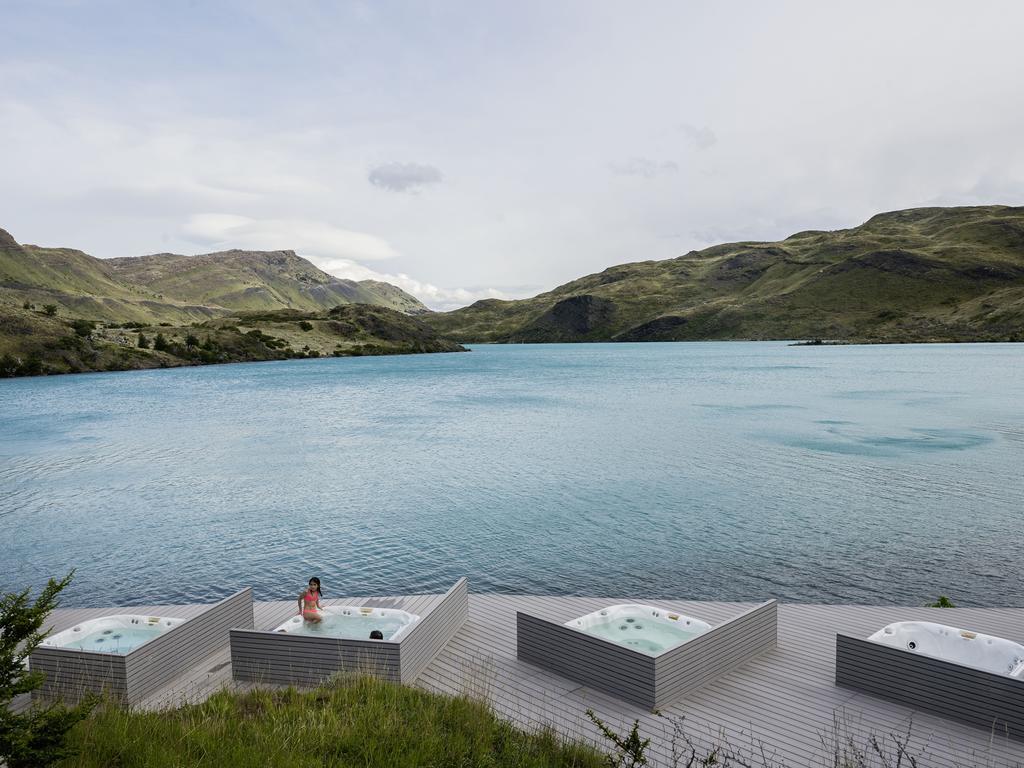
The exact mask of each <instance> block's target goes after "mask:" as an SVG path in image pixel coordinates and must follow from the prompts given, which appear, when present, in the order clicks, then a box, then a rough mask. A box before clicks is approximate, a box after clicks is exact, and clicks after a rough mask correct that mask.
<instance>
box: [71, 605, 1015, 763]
mask: <svg viewBox="0 0 1024 768" xmlns="http://www.w3.org/2000/svg"><path fill="white" fill-rule="evenodd" d="M441 597H442V595H412V596H391V597H377V598H366V597H361V598H360V597H354V598H336V599H331V600H325V601H324V603H325V604H326V605H332V606H341V605H376V606H378V607H387V608H399V609H401V610H406V611H409V612H411V613H416V614H419V615H420V616H425V615H426V614H427V613H429V611H430V610H431V609H432V608H433V607H434V606H435V605H437V603H438V602H439V601H440V599H441ZM624 602H634V603H635V602H644V603H653V604H656V605H658V606H661V607H664V608H667V609H670V610H673V611H678V612H680V613H684V614H687V615H691V616H695V617H697V618H700V619H704V620H706V621H708V622H710V623H711V624H718V623H720V622H722V621H725V620H727V619H729V618H730V617H732V616H735V615H737V614H738V613H740V612H742V611H744V610H746V609H748V608H751V607H753V606H754V605H756V603H754V602H750V603H737V602H696V601H685V600H683V601H681V600H664V599H638V598H591V597H546V596H527V595H521V596H520V595H473V594H471V595H470V597H469V619H468V621H467V622H466V623H465V624H464V625H463V627H462V629H461V630H460V631H459V632H457V633H456V635H455V637H454V638H453V639H452V640H451V641H450V642H449V643H448V645H447V646H446V647H445V648H444V649H443V650H442V651H441V652H440V653H439V654H438V655H437V656H436V657H435V658H434V659H433V661H432V662H431V663H430V664H429V665H427V667H426V668H425V669H424V671H423V672H422V673H421V674H420V675H419V677H418V679H417V681H416V685H417V686H419V687H421V688H424V689H426V690H430V691H435V692H439V693H445V694H450V695H468V696H471V697H474V698H477V699H481V700H486V701H487V702H488V703H489V704H490V705H491V707H492V708H493V709H494V711H495V712H496V713H497V714H498V715H499V716H500V717H503V718H505V719H507V720H509V721H511V722H513V723H514V724H516V725H518V726H520V727H524V728H529V729H537V728H553V729H555V730H556V731H557V732H559V733H561V734H563V735H564V736H566V737H568V738H573V739H578V740H581V741H586V742H589V743H592V744H595V745H596V746H598V747H605V746H607V745H606V744H604V743H603V742H602V741H601V740H600V738H599V736H598V734H597V731H596V729H595V727H594V726H593V724H592V723H591V722H590V721H589V720H588V719H587V717H586V714H585V712H586V710H587V709H588V708H590V709H593V710H594V712H595V713H596V714H597V715H598V716H599V717H600V718H601V719H602V720H604V721H605V722H607V723H608V724H609V725H611V726H613V727H615V728H617V729H619V730H620V731H622V730H628V728H629V727H630V726H631V725H632V723H633V721H634V720H638V721H639V723H640V732H641V734H642V735H643V736H645V737H650V738H651V739H652V742H651V746H650V748H649V755H650V757H651V759H652V761H651V764H652V765H659V766H661V765H665V766H671V765H673V743H672V742H673V730H674V727H675V724H678V723H682V727H683V729H684V731H685V733H686V735H687V736H688V737H689V738H690V739H691V741H692V742H693V743H694V744H695V745H697V746H699V747H701V748H703V749H711V748H713V747H714V746H715V745H716V744H720V743H721V742H722V741H723V740H724V741H727V742H728V743H729V744H730V745H732V746H733V747H734V748H739V749H741V750H742V751H743V752H744V753H745V754H746V755H747V757H748V759H749V758H754V760H753V764H755V765H760V764H761V763H762V760H761V757H760V756H761V754H762V752H761V745H764V748H765V751H764V754H765V755H766V756H767V757H768V759H769V760H770V761H772V762H771V764H773V765H787V766H826V765H831V764H832V763H833V755H832V750H831V746H830V745H831V743H832V742H833V741H835V740H839V741H842V742H846V741H847V740H852V741H853V742H854V743H855V744H857V745H858V746H861V747H863V748H865V749H867V750H870V747H869V746H868V740H869V738H870V737H871V736H872V735H875V736H878V737H879V738H883V737H884V738H887V737H888V735H889V734H899V735H901V736H902V735H904V734H907V733H908V731H909V734H910V736H909V742H908V746H909V751H910V754H912V755H914V756H915V758H916V759H917V762H918V764H919V765H921V766H925V765H927V766H943V767H944V766H949V767H950V768H953V767H954V766H970V765H985V766H991V767H992V768H997V767H999V766H1022V765H1024V743H1022V742H1019V741H1013V740H1009V739H1006V738H1005V737H1004V738H1000V737H999V736H998V734H992V733H990V732H988V731H986V730H985V729H981V728H974V727H971V726H967V725H962V724H960V723H957V722H954V721H951V720H946V719H943V718H940V717H937V716H933V715H928V714H925V713H922V712H913V711H912V710H910V709H909V708H907V707H903V706H900V705H898V704H895V703H892V702H889V701H885V700H883V699H878V698H874V697H871V696H868V695H866V694H861V693H857V692H855V691H851V690H848V689H845V688H837V687H836V686H835V684H834V679H835V634H836V632H845V633H848V634H852V635H856V636H861V637H867V636H868V635H869V634H871V633H872V632H874V631H876V630H878V629H880V628H881V627H883V626H884V625H886V624H888V623H891V622H893V621H910V620H922V621H938V622H940V623H944V624H951V625H954V626H958V627H963V628H968V629H972V630H975V631H978V632H984V633H986V634H992V635H997V636H1001V637H1007V638H1010V639H1013V640H1018V641H1020V640H1024V609H989V608H950V609H931V608H899V607H891V606H846V605H798V604H780V605H779V615H778V647H777V648H776V649H774V650H771V651H768V652H766V653H764V654H762V655H761V656H759V657H757V658H755V659H753V660H751V661H750V662H749V663H747V664H745V665H744V666H743V667H741V668H739V669H736V670H733V671H731V672H729V673H727V674H726V675H724V676H722V677H720V678H718V679H716V680H715V681H713V682H711V683H709V684H708V685H706V686H705V687H703V688H701V689H699V690H697V691H695V692H693V693H692V694H690V695H689V696H687V697H686V699H685V700H683V701H681V702H678V703H675V704H673V705H671V706H668V707H665V708H664V709H663V710H662V711H661V713H660V714H656V713H652V712H650V711H647V710H644V709H643V708H640V707H637V706H634V705H631V704H628V703H626V702H623V701H620V700H618V699H615V698H612V697H611V696H608V695H605V694H602V693H600V692H597V691H594V690H591V689H589V688H586V687H584V686H580V685H578V684H576V683H574V682H572V681H570V680H567V679H565V678H561V677H559V676H557V675H555V674H552V673H549V672H547V671H545V670H542V669H540V668H537V667H533V666H532V665H530V664H528V663H525V662H521V661H519V660H518V659H517V658H516V637H515V614H516V611H517V610H521V611H524V612H529V613H531V614H533V615H535V616H539V617H542V618H547V619H550V620H551V621H560V622H563V621H568V620H569V619H572V618H576V617H577V616H581V615H583V614H586V613H590V612H592V611H595V610H598V609H600V608H603V607H606V606H608V605H612V604H615V603H624ZM204 607H205V606H201V605H184V606H143V607H140V608H132V609H131V612H133V613H144V614H152V615H161V616H170V617H183V618H189V617H191V616H194V615H196V614H198V613H199V612H200V611H201V610H203V608H204ZM126 610H127V609H124V608H117V609H110V608H106V609H95V608H88V609H61V610H57V611H55V612H54V613H53V615H52V626H53V629H54V631H60V630H62V629H66V628H68V627H71V626H73V625H74V624H76V623H78V622H81V621H84V620H85V619H89V618H97V617H99V616H103V615H109V614H110V613H117V612H125V611H126ZM296 611H297V606H296V602H295V601H294V600H287V601H277V602H263V603H255V604H254V614H255V626H256V628H257V629H273V628H274V627H275V626H277V625H278V624H281V623H282V622H284V621H285V620H286V619H287V618H289V617H290V616H292V615H294V613H295V612H296ZM245 687H246V685H245V684H238V683H234V682H233V681H232V680H231V669H230V653H229V649H228V648H227V646H225V647H224V648H222V649H220V650H218V651H217V652H216V653H214V654H212V655H211V656H210V657H208V658H206V659H204V660H203V661H202V662H201V663H198V664H196V665H195V666H194V667H193V668H191V669H189V670H188V671H187V672H186V673H184V674H183V675H181V676H180V677H179V678H178V679H176V680H174V681H173V682H172V683H170V684H169V685H167V686H165V687H164V688H163V689H161V690H159V691H156V692H155V693H153V694H152V695H151V696H149V697H148V698H147V699H145V700H144V701H142V702H141V703H140V704H139V707H141V708H145V709H160V708H165V707H170V706H177V705H180V704H183V703H195V702H199V701H202V700H204V699H205V698H207V697H208V696H210V695H211V694H212V693H214V692H215V691H218V690H221V689H224V688H231V689H244V688H245ZM888 743H889V744H890V745H891V744H892V742H891V740H890V741H889V742H888ZM676 746H677V747H678V746H680V745H679V742H678V740H677V743H676ZM893 762H895V761H893ZM680 764H685V760H683V761H682V762H681V763H680Z"/></svg>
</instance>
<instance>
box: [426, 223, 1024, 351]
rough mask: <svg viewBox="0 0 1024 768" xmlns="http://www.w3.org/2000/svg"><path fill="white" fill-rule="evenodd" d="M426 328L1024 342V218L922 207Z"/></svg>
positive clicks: (690, 258)
mask: <svg viewBox="0 0 1024 768" xmlns="http://www.w3.org/2000/svg"><path fill="white" fill-rule="evenodd" d="M427 322H428V323H429V324H430V325H431V326H432V327H434V328H436V329H437V330H438V331H439V332H440V333H442V334H444V335H445V336H450V337H452V338H456V339H458V340H460V341H464V342H465V341H597V340H620V341H650V340H686V339H733V338H746V339H761V338H783V339H785V338H815V337H817V338H829V339H848V340H862V341H864V340H876V341H939V340H951V341H970V340H997V339H1022V338H1024V208H1010V207H1006V206H984V207H970V208H924V209H913V210H908V211H896V212H893V213H885V214H879V215H878V216H875V217H874V218H872V219H871V220H869V221H868V222H866V223H865V224H863V225H861V226H859V227H855V228H853V229H848V230H839V231H836V232H801V233H798V234H795V235H792V236H791V237H789V238H787V239H786V240H784V241H782V242H778V243H750V242H748V243H730V244H726V245H718V246H714V247H712V248H707V249H705V250H703V251H696V252H691V253H688V254H686V255H684V256H680V257H679V258H676V259H670V260H666V261H646V262H638V263H633V264H623V265H619V266H616V267H611V268H609V269H607V270H605V271H604V272H601V273H599V274H594V275H588V276H586V277H583V278H580V279H579V280H575V281H573V282H571V283H567V284H566V285H563V286H560V287H558V288H556V289H554V290H553V291H549V292H547V293H543V294H540V295H539V296H536V297H534V298H532V299H524V300H521V301H499V300H485V301H479V302H477V303H475V304H473V305H472V306H470V307H466V308H464V309H460V310H456V311H454V312H448V313H443V314H435V315H431V316H430V317H428V318H427Z"/></svg>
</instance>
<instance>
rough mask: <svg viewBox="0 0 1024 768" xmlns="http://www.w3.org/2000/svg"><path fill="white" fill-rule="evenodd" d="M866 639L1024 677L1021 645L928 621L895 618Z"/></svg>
mask: <svg viewBox="0 0 1024 768" xmlns="http://www.w3.org/2000/svg"><path fill="white" fill-rule="evenodd" d="M868 640H873V641H874V642H876V643H882V644H884V645H891V646H892V647H893V648H901V649H903V650H905V651H911V652H913V653H920V654H923V655H925V656H933V657H935V658H937V659H943V660H945V661H951V662H954V663H956V664H964V665H966V666H968V667H975V668H977V669H983V670H985V671H986V672H994V673H995V674H997V675H1007V676H1009V677H1016V678H1021V679H1024V645H1021V644H1020V643H1015V642H1013V641H1012V640H1006V639H1004V638H1002V637H993V636H992V635H983V634H981V633H979V632H970V631H968V630H965V629H957V628H956V627H947V626H946V625H945V624H933V623H931V622H929V621H898V622H896V623H895V624H889V625H888V626H886V627H883V628H882V629H880V630H878V631H877V632H875V634H873V635H871V637H869V638H868Z"/></svg>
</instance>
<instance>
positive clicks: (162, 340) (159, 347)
mask: <svg viewBox="0 0 1024 768" xmlns="http://www.w3.org/2000/svg"><path fill="white" fill-rule="evenodd" d="M167 347H168V344H167V337H166V336H164V335H163V333H157V335H156V338H155V339H153V349H155V350H156V351H157V352H166V351H167Z"/></svg>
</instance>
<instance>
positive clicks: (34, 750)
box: [0, 571, 94, 768]
mask: <svg viewBox="0 0 1024 768" xmlns="http://www.w3.org/2000/svg"><path fill="white" fill-rule="evenodd" d="M73 575H74V571H72V572H71V573H69V574H68V575H67V576H65V577H64V578H63V579H61V580H60V581H56V580H54V579H50V580H49V581H48V582H47V584H46V586H45V587H44V588H43V591H42V592H41V593H40V594H39V597H37V598H36V600H35V602H33V603H32V604H29V599H28V596H29V590H28V588H27V587H26V588H25V589H24V590H22V591H21V592H10V593H7V594H5V595H4V596H3V597H2V598H0V761H5V762H6V765H7V767H8V768H28V767H29V766H48V765H52V764H53V763H55V762H57V761H58V760H60V759H62V758H64V757H67V756H68V755H70V754H71V751H72V750H71V749H70V748H69V747H68V746H67V745H66V744H65V737H66V735H67V733H68V731H69V730H71V728H73V727H74V725H75V723H77V722H78V721H79V720H82V719H84V718H85V717H87V716H88V714H89V712H90V711H91V710H92V708H93V705H94V701H93V700H92V699H91V698H87V699H86V700H84V701H83V702H82V703H80V704H78V705H77V706H74V707H67V706H65V705H63V704H48V705H45V706H41V705H38V704H36V703H33V704H32V706H30V707H29V708H28V710H26V711H24V712H20V713H18V714H15V713H14V712H12V711H11V709H10V706H9V705H10V703H11V701H12V700H13V699H14V697H15V696H19V695H21V694H25V693H31V692H32V691H34V690H36V689H38V688H39V687H40V686H41V685H42V684H43V679H44V677H45V676H44V674H43V673H42V672H29V671H28V670H27V669H26V667H25V660H26V659H27V658H28V657H29V655H30V654H31V653H32V651H34V650H35V649H36V648H37V647H38V646H39V644H40V643H41V642H42V641H43V638H44V637H45V636H46V633H45V632H43V631H42V626H43V622H45V621H46V617H47V616H49V615H50V612H51V611H52V610H53V609H54V608H56V607H57V595H59V594H60V592H61V590H63V589H64V587H66V586H67V585H68V584H69V583H71V577H72V576H73Z"/></svg>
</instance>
